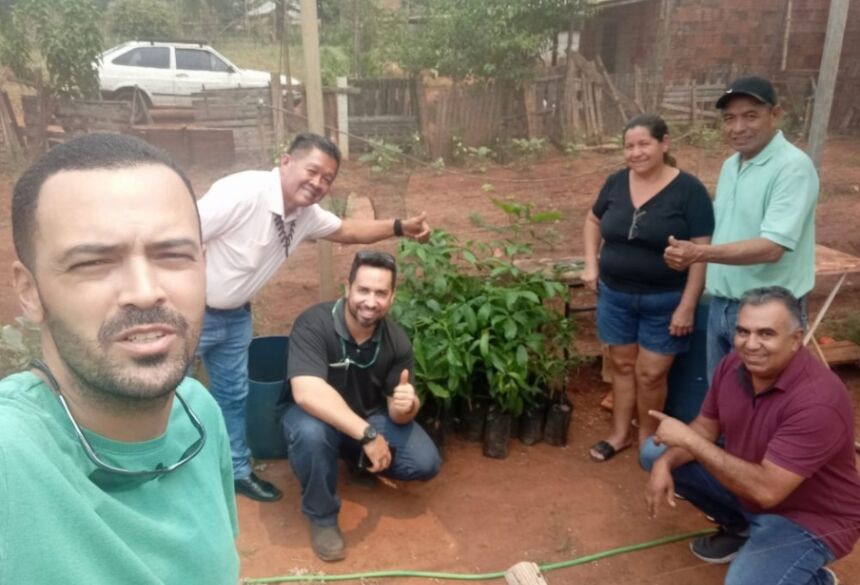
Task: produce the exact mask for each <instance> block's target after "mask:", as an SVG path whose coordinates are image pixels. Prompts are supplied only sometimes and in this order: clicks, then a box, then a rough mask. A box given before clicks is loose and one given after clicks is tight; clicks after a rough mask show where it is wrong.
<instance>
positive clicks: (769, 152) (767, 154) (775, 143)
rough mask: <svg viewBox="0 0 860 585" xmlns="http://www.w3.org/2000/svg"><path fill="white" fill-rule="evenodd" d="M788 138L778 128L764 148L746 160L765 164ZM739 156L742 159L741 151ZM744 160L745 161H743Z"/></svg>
mask: <svg viewBox="0 0 860 585" xmlns="http://www.w3.org/2000/svg"><path fill="white" fill-rule="evenodd" d="M785 143H786V140H785V136H784V135H783V133H782V130H777V131H776V134H774V135H773V138H771V139H770V142H768V143H767V144H766V145H765V147H764V148H762V149H761V152H759V153H758V154H757V155H755V156H754V157H752V158H751V159H749V160H748V161H746V164H748V165H763V164H765V163H766V162H767V161H768V160H770V158H771V157H772V156H773V155H774V154H776V153H777V152H778V151H779V150H781V149H782V147H783V146H784V145H785ZM738 158H739V159H740V153H738ZM741 162H743V161H741Z"/></svg>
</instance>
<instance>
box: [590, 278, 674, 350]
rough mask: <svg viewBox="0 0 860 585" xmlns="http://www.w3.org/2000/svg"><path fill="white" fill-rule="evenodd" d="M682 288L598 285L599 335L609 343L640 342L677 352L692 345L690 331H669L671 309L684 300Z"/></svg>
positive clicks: (640, 344)
mask: <svg viewBox="0 0 860 585" xmlns="http://www.w3.org/2000/svg"><path fill="white" fill-rule="evenodd" d="M681 294H682V291H680V290H679V291H668V292H659V293H626V292H620V291H617V290H613V289H611V288H609V287H608V286H607V285H606V284H605V283H604V282H603V281H599V282H598V288H597V335H598V337H600V341H602V342H603V343H606V344H608V345H628V344H631V343H638V344H639V347H644V348H645V349H647V350H648V351H652V352H654V353H659V354H661V355H675V354H678V353H682V352H685V351H687V350H689V349H690V337H691V336H690V335H684V336H682V337H678V336H675V335H670V334H669V323H670V322H671V321H672V313H674V312H675V309H677V308H678V304H679V303H680V302H681Z"/></svg>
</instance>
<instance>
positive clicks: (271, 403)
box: [246, 336, 290, 459]
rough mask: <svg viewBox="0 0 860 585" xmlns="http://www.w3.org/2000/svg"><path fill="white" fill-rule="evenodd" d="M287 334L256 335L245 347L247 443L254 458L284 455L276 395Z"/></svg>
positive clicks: (287, 345)
mask: <svg viewBox="0 0 860 585" xmlns="http://www.w3.org/2000/svg"><path fill="white" fill-rule="evenodd" d="M289 348H290V338H289V337H286V336H272V337H257V338H256V339H254V340H253V341H251V348H250V349H249V351H248V386H249V388H248V402H247V410H246V423H247V424H246V429H247V439H248V447H249V448H250V449H251V454H252V455H253V456H254V457H256V458H257V459H284V458H286V456H287V445H286V443H285V442H284V437H283V435H282V433H281V428H280V425H279V424H278V423H279V421H278V414H279V413H278V408H277V403H278V399H279V398H280V397H281V391H282V390H283V388H284V379H285V378H286V374H287V352H288V351H289Z"/></svg>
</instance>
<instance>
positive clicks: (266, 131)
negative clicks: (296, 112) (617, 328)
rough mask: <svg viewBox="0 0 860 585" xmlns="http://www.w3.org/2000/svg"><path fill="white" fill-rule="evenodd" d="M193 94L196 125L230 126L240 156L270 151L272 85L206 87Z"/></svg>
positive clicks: (272, 137)
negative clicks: (270, 89)
mask: <svg viewBox="0 0 860 585" xmlns="http://www.w3.org/2000/svg"><path fill="white" fill-rule="evenodd" d="M191 97H192V107H193V109H194V122H195V124H197V125H200V126H204V127H206V128H229V129H230V130H231V131H232V132H233V144H234V147H235V149H236V155H237V156H239V157H242V156H259V155H260V153H262V152H266V151H268V150H269V145H271V144H272V141H273V139H274V133H273V127H274V125H273V123H272V107H271V104H272V101H271V95H270V91H269V88H266V87H262V88H240V89H216V90H207V91H204V92H201V93H195V94H193V95H192V96H191Z"/></svg>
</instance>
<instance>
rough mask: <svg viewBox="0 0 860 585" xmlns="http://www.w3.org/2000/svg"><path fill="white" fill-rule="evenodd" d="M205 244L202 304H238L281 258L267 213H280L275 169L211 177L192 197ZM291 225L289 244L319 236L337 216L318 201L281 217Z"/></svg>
mask: <svg viewBox="0 0 860 585" xmlns="http://www.w3.org/2000/svg"><path fill="white" fill-rule="evenodd" d="M197 207H198V208H199V210H200V221H201V224H202V228H203V244H204V246H205V247H206V304H207V305H208V306H210V307H213V308H216V309H232V308H236V307H241V306H242V305H244V304H245V303H247V302H248V301H250V300H251V299H252V298H253V297H254V295H255V294H257V292H258V291H259V290H260V289H261V288H263V286H264V285H265V284H266V283H267V282H268V281H269V279H270V278H272V276H274V274H275V272H277V270H278V268H279V267H280V266H281V264H282V263H283V262H284V260H285V259H286V255H285V253H284V246H283V244H282V243H281V240H280V238H279V236H278V230H277V228H276V227H275V222H274V218H273V214H275V213H277V214H278V215H281V216H282V217H283V214H284V199H283V196H282V194H281V178H280V173H279V169H278V168H275V169H273V170H272V171H271V172H269V171H245V172H241V173H236V174H233V175H229V176H227V177H224V178H223V179H220V180H219V181H217V182H215V184H213V185H212V187H211V188H210V189H209V191H208V192H207V193H206V194H205V195H204V196H203V197H201V198H200V200H198V202H197ZM292 221H295V222H296V230H295V233H294V234H293V240H292V243H291V244H290V251H292V250H294V249H295V248H296V247H297V246H298V245H299V244H300V243H301V242H302V241H303V240H308V239H310V240H315V239H317V238H324V237H326V236H328V235H330V234H332V233H334V232H336V231H337V230H338V229H340V226H341V220H340V219H339V218H338V217H337V216H336V215H334V214H333V213H330V212H328V211H326V210H324V209H322V208H321V207H320V206H319V205H316V204H314V205H311V206H310V207H302V208H299V209H298V210H297V211H295V212H294V213H292V214H290V215H289V216H287V217H284V223H285V225H286V229H287V233H289V231H290V222H292Z"/></svg>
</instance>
